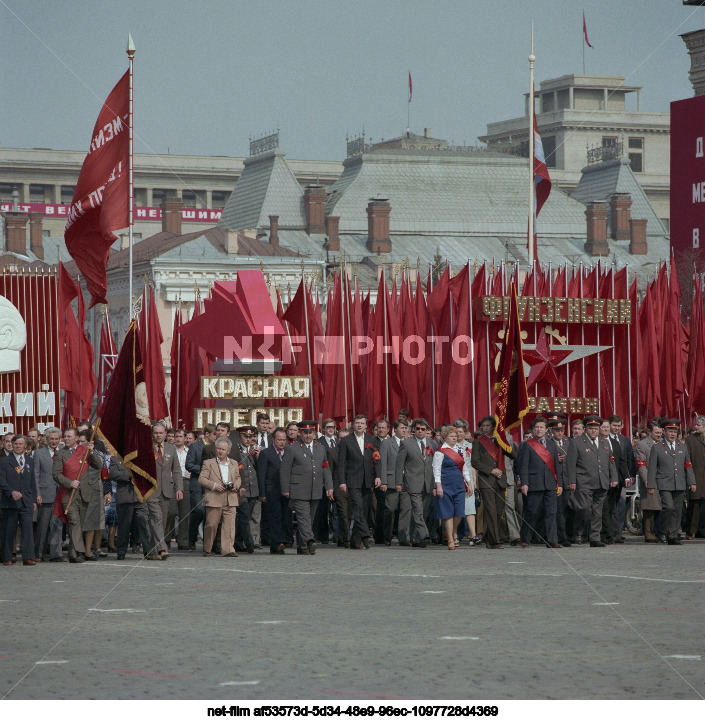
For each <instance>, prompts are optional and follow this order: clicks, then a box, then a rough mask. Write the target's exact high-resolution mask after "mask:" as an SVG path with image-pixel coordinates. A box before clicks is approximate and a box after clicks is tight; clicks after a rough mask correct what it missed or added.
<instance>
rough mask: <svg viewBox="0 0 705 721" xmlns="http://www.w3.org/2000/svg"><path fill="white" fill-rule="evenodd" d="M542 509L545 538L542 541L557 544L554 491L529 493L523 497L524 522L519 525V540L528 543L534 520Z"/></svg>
mask: <svg viewBox="0 0 705 721" xmlns="http://www.w3.org/2000/svg"><path fill="white" fill-rule="evenodd" d="M542 509H543V519H544V527H545V529H546V530H545V536H544V537H543V538H542V540H543V541H544V542H546V543H557V542H558V532H557V529H556V491H555V490H552V491H529V492H528V493H527V494H526V496H525V497H524V520H523V522H522V524H521V540H522V542H523V543H529V542H530V539H531V534H532V532H533V529H534V528H535V524H536V519H537V518H538V517H539V512H540V511H541V510H542Z"/></svg>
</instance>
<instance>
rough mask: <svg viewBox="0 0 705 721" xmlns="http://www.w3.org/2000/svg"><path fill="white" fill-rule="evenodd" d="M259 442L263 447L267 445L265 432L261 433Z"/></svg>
mask: <svg viewBox="0 0 705 721" xmlns="http://www.w3.org/2000/svg"><path fill="white" fill-rule="evenodd" d="M259 444H260V446H261V447H262V448H264V447H265V441H264V433H260V434H259Z"/></svg>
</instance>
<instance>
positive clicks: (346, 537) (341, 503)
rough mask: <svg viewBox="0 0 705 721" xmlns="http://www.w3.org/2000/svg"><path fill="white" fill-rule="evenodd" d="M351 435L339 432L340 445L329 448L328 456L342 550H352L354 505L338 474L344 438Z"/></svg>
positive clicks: (343, 431) (342, 431)
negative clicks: (341, 485) (339, 454)
mask: <svg viewBox="0 0 705 721" xmlns="http://www.w3.org/2000/svg"><path fill="white" fill-rule="evenodd" d="M348 435H350V431H348V429H347V428H341V429H340V430H339V431H338V443H337V444H336V445H335V446H333V447H332V448H331V447H330V446H328V450H327V451H326V455H327V458H328V465H329V466H330V474H331V477H332V479H333V500H334V501H335V507H336V509H337V511H338V538H337V543H338V545H339V546H340V547H341V548H350V521H351V520H352V517H353V511H352V503H351V502H350V492H349V491H347V490H345V491H343V490H341V488H340V475H339V473H338V452H339V451H340V443H341V442H342V440H343V438H345V437H346V436H348Z"/></svg>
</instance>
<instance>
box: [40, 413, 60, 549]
mask: <svg viewBox="0 0 705 721" xmlns="http://www.w3.org/2000/svg"><path fill="white" fill-rule="evenodd" d="M44 438H45V439H46V443H47V444H46V446H44V447H42V448H38V449H37V450H36V451H35V452H34V480H35V482H36V484H37V530H36V533H35V537H34V557H35V560H37V561H54V562H61V561H64V562H67V561H68V558H66V557H65V556H63V555H62V553H61V531H62V529H63V525H64V524H63V523H62V521H61V519H60V518H59V517H58V516H55V515H54V501H55V500H56V489H57V487H58V484H57V483H56V481H55V480H54V456H55V455H56V451H57V449H58V447H59V443H60V441H61V431H60V430H59V429H58V428H54V427H52V428H47V429H45V431H44Z"/></svg>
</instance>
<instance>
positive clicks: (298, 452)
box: [279, 421, 333, 556]
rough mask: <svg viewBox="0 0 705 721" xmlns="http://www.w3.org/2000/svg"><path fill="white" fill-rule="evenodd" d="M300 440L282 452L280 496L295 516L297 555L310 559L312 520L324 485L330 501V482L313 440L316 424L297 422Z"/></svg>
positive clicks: (313, 547)
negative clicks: (286, 499) (290, 507)
mask: <svg viewBox="0 0 705 721" xmlns="http://www.w3.org/2000/svg"><path fill="white" fill-rule="evenodd" d="M299 431H300V438H299V441H298V442H296V443H292V444H291V445H289V446H288V447H287V448H286V449H285V450H284V456H283V458H282V465H281V469H280V471H279V483H280V485H281V492H282V495H283V496H285V497H286V498H288V499H289V503H290V504H291V505H292V506H293V507H294V512H295V513H296V529H297V530H296V552H297V553H298V554H299V555H300V556H308V555H311V556H313V555H314V554H315V553H316V543H315V541H314V540H313V528H312V519H313V517H314V516H315V515H316V508H318V504H319V503H320V500H321V495H322V494H323V487H324V486H325V489H326V495H327V496H328V499H329V500H330V499H332V498H333V480H332V477H331V473H330V468H329V466H328V460H327V458H326V448H325V446H324V445H323V444H322V443H319V442H318V441H317V440H316V422H315V421H302V422H301V423H299Z"/></svg>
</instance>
